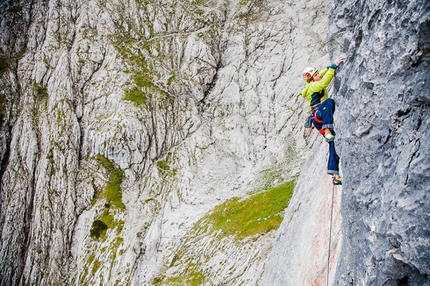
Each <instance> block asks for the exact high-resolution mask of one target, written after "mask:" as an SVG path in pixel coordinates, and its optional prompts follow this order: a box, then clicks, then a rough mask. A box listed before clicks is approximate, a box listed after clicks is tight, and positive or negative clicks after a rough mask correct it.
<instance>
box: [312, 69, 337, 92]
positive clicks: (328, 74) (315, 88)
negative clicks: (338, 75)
mask: <svg viewBox="0 0 430 286" xmlns="http://www.w3.org/2000/svg"><path fill="white" fill-rule="evenodd" d="M323 73H324V74H323ZM334 73H335V69H332V68H329V69H324V70H322V71H321V72H320V75H322V79H321V80H320V81H314V82H312V83H311V85H312V87H311V88H312V92H320V91H321V90H323V89H324V88H326V87H327V86H328V85H329V84H330V82H331V80H332V79H333V76H334Z"/></svg>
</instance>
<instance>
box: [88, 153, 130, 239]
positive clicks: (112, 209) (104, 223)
mask: <svg viewBox="0 0 430 286" xmlns="http://www.w3.org/2000/svg"><path fill="white" fill-rule="evenodd" d="M95 158H96V159H97V161H98V162H99V164H100V165H102V166H103V167H104V168H105V169H106V170H107V171H108V172H110V178H109V181H108V183H107V185H106V187H105V189H104V191H103V192H102V193H100V194H98V195H97V196H96V197H95V198H94V200H93V204H95V202H96V201H97V200H99V199H101V198H104V199H105V200H106V202H105V209H104V211H103V213H102V214H101V215H100V216H99V217H98V218H97V219H96V220H94V222H93V224H92V227H91V230H90V236H91V237H92V238H93V239H94V240H98V239H99V238H101V239H102V240H105V239H106V231H107V229H116V231H117V234H119V233H121V231H122V227H123V225H124V222H123V221H121V220H116V219H115V214H116V213H117V212H118V211H124V210H125V205H124V203H123V202H122V191H121V183H122V180H123V177H124V172H123V171H122V170H121V169H119V168H117V167H116V166H115V164H114V163H113V162H112V161H109V160H108V159H107V158H106V157H104V156H102V155H100V154H98V155H96V157H95Z"/></svg>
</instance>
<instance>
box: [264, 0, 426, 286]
mask: <svg viewBox="0 0 430 286" xmlns="http://www.w3.org/2000/svg"><path fill="white" fill-rule="evenodd" d="M429 28H430V4H429V3H428V2H426V3H425V2H422V1H406V2H398V1H397V2H396V1H361V2H360V1H359V2H357V1H335V2H333V3H332V4H331V5H330V13H329V34H328V44H329V49H330V50H331V53H332V54H338V53H341V52H346V53H347V60H346V62H345V63H344V64H343V65H342V66H341V67H340V69H339V70H338V73H337V77H336V85H335V87H336V91H335V92H334V94H335V95H336V101H337V103H338V104H337V111H336V112H337V118H336V129H337V132H338V136H337V137H338V139H337V140H336V142H337V146H338V151H340V152H339V153H340V155H341V161H342V170H343V177H344V185H343V187H342V188H341V192H342V198H341V210H340V214H341V217H340V216H339V215H336V212H334V214H335V216H334V222H336V220H341V221H342V226H341V227H339V225H338V224H335V225H334V227H333V232H332V235H333V241H332V249H333V250H334V253H332V255H333V256H334V257H333V259H335V260H334V261H333V263H330V265H331V266H330V272H329V283H328V285H430V277H429V274H430V264H429V261H430V259H429V258H430V251H429V249H430V248H429V246H430V236H429V229H430V220H429V217H428V216H429V213H430V204H429V200H428V184H429V182H430V180H429V172H428V171H429V167H430V156H429V152H430V149H429V148H428V140H429V138H430V137H429V123H430V121H429V118H430V117H429V115H430V114H429V112H430V111H429V108H428V107H429V103H430V97H429V93H428V90H429V88H430V83H429V79H430V77H429V75H428V70H429V51H430V50H429V47H430V43H429ZM317 152H320V150H319V149H315V150H313V151H312V154H313V155H312V157H310V159H309V162H308V163H307V164H306V165H305V167H304V168H303V171H302V174H301V176H300V179H299V182H298V184H297V187H296V190H295V195H294V196H295V197H294V198H293V200H292V201H291V203H290V207H289V208H288V210H287V212H286V217H285V219H284V222H283V224H282V226H281V227H280V230H279V231H278V235H277V239H276V242H275V246H274V249H273V251H272V253H271V254H270V255H269V258H268V262H267V266H266V270H265V275H264V277H263V283H262V285H327V281H326V280H325V279H326V277H324V275H327V267H326V266H327V264H325V265H324V263H323V261H324V258H323V257H318V256H317V255H311V253H312V252H314V249H315V247H314V246H315V245H316V244H319V243H321V241H324V240H321V238H320V237H319V235H321V233H323V232H326V231H327V229H328V227H327V218H324V216H325V217H327V214H326V212H327V208H329V207H330V201H329V200H328V195H329V193H330V188H329V186H328V185H326V186H325V187H324V180H321V178H320V177H319V176H316V175H315V172H316V171H315V169H314V167H313V165H312V164H311V162H318V161H321V160H322V158H323V157H321V156H318V153H317ZM320 167H322V166H320ZM309 173H310V174H309ZM321 192H323V193H324V194H321ZM309 193H312V194H313V196H311V195H309ZM311 205H314V206H311ZM317 209H320V214H321V216H319V217H314V216H313V212H314V211H316V210H317ZM311 210H312V211H311ZM301 211H303V212H304V214H306V215H304V214H303V213H301ZM308 213H311V214H312V215H309V214H308ZM289 216H290V217H289ZM297 216H301V217H300V219H297V220H298V221H296V220H295V219H296V217H297ZM300 222H301V223H300ZM336 227H339V229H336ZM317 229H319V232H317V233H315V230H317ZM339 231H340V234H339ZM323 236H324V235H323ZM299 241H300V242H302V241H303V242H304V243H299ZM320 249H321V251H328V246H327V243H326V241H324V243H322V244H321V248H320ZM323 256H324V255H323ZM291 257H292V258H291ZM301 258H302V259H301ZM331 258H332V256H331ZM325 259H327V256H326V255H325ZM279 265H286V267H285V268H280V267H279ZM332 266H333V268H331V267H332Z"/></svg>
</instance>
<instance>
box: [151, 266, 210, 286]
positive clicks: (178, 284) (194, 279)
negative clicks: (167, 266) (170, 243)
mask: <svg viewBox="0 0 430 286" xmlns="http://www.w3.org/2000/svg"><path fill="white" fill-rule="evenodd" d="M204 279H205V276H204V275H203V273H201V272H199V271H195V270H193V269H191V270H190V271H187V272H186V275H179V276H174V277H169V278H165V277H161V278H160V277H159V278H156V279H155V280H154V281H153V285H154V286H161V285H174V286H182V285H187V286H199V285H203V282H204Z"/></svg>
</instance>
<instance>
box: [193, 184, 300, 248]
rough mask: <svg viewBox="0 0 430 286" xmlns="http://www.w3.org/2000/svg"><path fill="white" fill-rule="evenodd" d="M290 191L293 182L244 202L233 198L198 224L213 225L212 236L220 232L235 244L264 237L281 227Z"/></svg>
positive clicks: (291, 192) (292, 187) (216, 208)
mask: <svg viewBox="0 0 430 286" xmlns="http://www.w3.org/2000/svg"><path fill="white" fill-rule="evenodd" d="M293 189H294V181H291V182H288V183H285V184H283V185H280V186H278V187H276V188H273V189H270V190H268V191H265V192H262V193H259V194H256V195H253V196H251V197H249V198H248V199H245V200H240V199H239V198H237V197H236V198H233V199H231V200H229V201H226V202H224V203H222V204H221V205H218V206H216V207H215V208H214V210H213V212H212V213H210V214H208V215H206V216H205V217H204V218H203V219H202V220H201V221H200V223H203V222H205V221H206V222H207V223H209V224H211V225H212V228H211V232H214V231H218V230H220V231H222V233H223V234H224V235H226V236H228V235H234V236H235V238H236V239H237V240H242V239H244V238H246V237H248V236H252V235H254V234H258V233H267V232H269V231H271V230H275V229H277V228H278V227H279V226H280V224H281V222H282V219H283V218H282V214H281V212H282V211H283V210H284V209H285V208H286V207H287V206H288V202H289V200H290V198H291V196H292V194H293Z"/></svg>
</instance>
